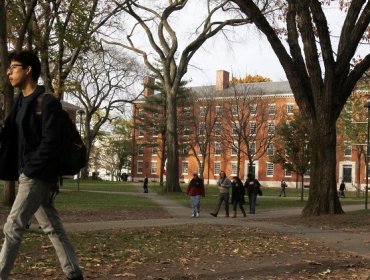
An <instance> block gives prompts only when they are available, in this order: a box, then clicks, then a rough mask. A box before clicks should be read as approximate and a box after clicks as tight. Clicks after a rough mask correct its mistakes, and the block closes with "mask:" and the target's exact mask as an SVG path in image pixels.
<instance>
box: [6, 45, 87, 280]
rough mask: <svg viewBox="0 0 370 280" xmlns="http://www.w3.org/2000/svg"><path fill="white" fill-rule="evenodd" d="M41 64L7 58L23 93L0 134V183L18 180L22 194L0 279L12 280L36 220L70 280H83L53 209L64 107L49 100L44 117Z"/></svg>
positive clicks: (24, 57) (32, 58)
mask: <svg viewBox="0 0 370 280" xmlns="http://www.w3.org/2000/svg"><path fill="white" fill-rule="evenodd" d="M40 72H41V63H40V60H39V58H38V57H37V55H35V54H34V53H33V52H31V51H20V52H12V53H10V54H9V65H8V70H7V75H8V78H9V82H10V84H11V85H12V86H13V87H16V88H18V89H19V90H20V94H19V95H18V96H17V98H16V99H15V102H14V106H13V108H12V110H11V112H10V114H9V116H8V117H7V118H6V120H5V123H4V128H3V129H2V131H1V133H0V143H1V147H0V179H2V180H7V181H16V180H18V193H17V196H16V198H15V201H14V203H13V206H12V208H11V210H10V213H9V215H8V218H7V221H6V223H5V225H4V228H3V231H4V235H5V238H4V243H3V246H2V248H1V252H0V279H8V277H9V274H10V271H11V269H12V267H13V265H14V262H15V259H16V257H17V254H18V251H19V248H20V245H21V241H22V237H23V233H24V232H25V230H26V228H27V224H28V223H29V221H30V220H31V217H32V216H34V217H35V218H36V220H37V221H38V223H39V225H40V228H41V229H42V230H43V231H44V232H45V233H46V234H47V236H48V237H49V239H50V241H51V242H52V244H53V246H54V248H55V250H56V253H57V256H58V258H59V262H60V264H61V267H62V269H63V272H64V273H65V275H66V276H67V278H68V279H73V280H82V279H83V276H82V271H81V269H80V266H79V264H78V261H77V257H76V254H75V251H74V249H73V247H72V244H71V243H70V241H69V239H68V237H67V234H66V232H65V230H64V228H63V224H62V223H61V220H60V218H59V215H58V212H57V210H56V209H55V207H54V204H53V196H54V191H55V186H56V185H57V182H58V177H59V174H60V159H61V151H60V147H61V137H62V135H61V131H62V129H61V124H62V122H61V114H62V106H61V103H60V102H59V100H57V99H56V98H55V97H54V96H53V95H52V94H45V95H44V97H43V98H42V102H41V112H42V114H40V113H39V112H38V110H37V108H38V104H39V103H38V97H39V96H40V95H41V94H43V93H44V92H45V88H44V87H42V86H39V85H37V81H38V78H39V76H40Z"/></svg>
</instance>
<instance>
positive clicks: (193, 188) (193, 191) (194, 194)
mask: <svg viewBox="0 0 370 280" xmlns="http://www.w3.org/2000/svg"><path fill="white" fill-rule="evenodd" d="M186 194H187V195H188V196H190V197H191V208H192V211H193V212H192V217H193V218H199V213H200V198H201V197H204V196H205V191H204V183H203V180H202V179H201V178H199V176H198V173H197V172H193V179H191V180H190V182H189V185H188V189H187V190H186Z"/></svg>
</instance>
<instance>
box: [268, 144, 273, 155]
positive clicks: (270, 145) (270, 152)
mask: <svg viewBox="0 0 370 280" xmlns="http://www.w3.org/2000/svg"><path fill="white" fill-rule="evenodd" d="M267 155H268V156H273V155H274V144H273V143H269V144H267Z"/></svg>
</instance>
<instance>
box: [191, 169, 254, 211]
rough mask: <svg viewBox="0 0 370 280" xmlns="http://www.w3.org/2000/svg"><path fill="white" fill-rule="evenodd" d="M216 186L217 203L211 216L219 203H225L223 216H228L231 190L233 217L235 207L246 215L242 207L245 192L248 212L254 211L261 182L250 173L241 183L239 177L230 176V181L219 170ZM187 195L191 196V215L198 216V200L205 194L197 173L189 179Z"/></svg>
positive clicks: (219, 206)
mask: <svg viewBox="0 0 370 280" xmlns="http://www.w3.org/2000/svg"><path fill="white" fill-rule="evenodd" d="M217 186H218V189H219V195H218V201H217V205H216V207H215V209H214V211H212V212H211V213H210V214H211V215H212V216H213V217H217V215H218V212H219V211H220V208H221V205H222V204H223V203H224V205H225V217H230V214H229V204H230V203H229V200H230V192H231V203H232V206H233V215H232V217H233V218H236V217H237V208H238V207H239V209H240V211H241V212H242V214H243V217H246V215H247V214H246V212H245V209H244V207H243V205H244V204H245V199H244V197H245V194H246V192H247V195H248V199H249V207H250V209H249V210H250V211H249V213H250V214H255V213H256V202H257V195H258V194H260V193H261V190H260V188H261V184H260V183H259V181H258V180H257V179H256V178H254V176H253V175H252V174H248V175H247V180H246V181H245V183H244V184H243V182H242V181H241V179H240V178H239V177H237V176H234V177H233V178H232V181H231V180H230V179H229V178H227V176H226V173H225V172H224V171H221V172H220V177H219V179H218V181H217ZM186 193H187V195H189V196H190V197H191V206H192V217H193V218H197V217H199V213H200V200H201V197H204V196H205V190H204V183H203V180H202V179H201V178H199V176H198V173H197V172H194V173H193V178H192V179H191V180H190V182H189V185H188V188H187V191H186Z"/></svg>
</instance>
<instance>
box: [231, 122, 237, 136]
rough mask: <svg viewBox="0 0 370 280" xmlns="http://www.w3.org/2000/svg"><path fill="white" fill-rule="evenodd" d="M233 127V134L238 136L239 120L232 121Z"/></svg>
mask: <svg viewBox="0 0 370 280" xmlns="http://www.w3.org/2000/svg"><path fill="white" fill-rule="evenodd" d="M231 127H232V132H231V134H232V135H233V136H237V135H239V122H232V123H231Z"/></svg>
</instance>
